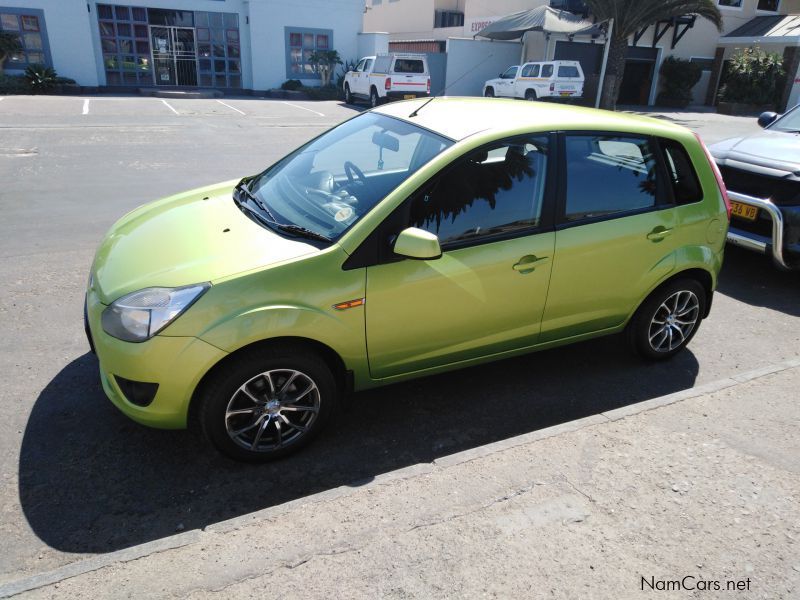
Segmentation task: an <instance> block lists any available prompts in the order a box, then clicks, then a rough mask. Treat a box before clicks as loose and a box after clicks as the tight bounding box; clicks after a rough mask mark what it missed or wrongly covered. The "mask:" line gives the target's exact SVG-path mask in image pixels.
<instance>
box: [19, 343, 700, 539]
mask: <svg viewBox="0 0 800 600" xmlns="http://www.w3.org/2000/svg"><path fill="white" fill-rule="evenodd" d="M697 372H698V363H697V360H696V359H695V357H694V355H693V354H692V353H691V352H690V351H685V352H683V353H681V354H680V355H678V356H676V357H675V358H674V359H673V360H672V361H668V362H666V363H657V364H647V363H643V362H641V361H639V360H638V359H636V358H634V357H633V356H631V355H629V354H628V352H627V349H626V348H625V347H624V345H623V344H622V343H621V340H620V339H619V338H618V337H612V338H605V339H599V340H594V341H590V342H586V343H582V344H577V345H573V346H569V347H565V348H561V349H555V350H550V351H545V352H540V353H536V354H530V355H527V356H523V357H519V358H514V359H509V360H504V361H501V362H496V363H492V364H488V365H484V366H479V367H473V368H470V369H465V370H461V371H457V372H452V373H448V374H444V375H437V376H433V377H428V378H425V379H419V380H415V381H412V382H407V383H402V384H396V385H393V386H389V387H385V388H381V389H379V390H374V391H370V392H362V393H359V394H356V395H355V396H354V397H353V398H352V402H351V405H350V407H349V409H348V410H346V411H345V412H344V413H343V414H342V415H341V416H340V417H339V418H338V419H337V421H336V423H335V424H334V426H332V427H329V428H328V429H327V430H326V431H324V432H323V433H322V435H321V436H320V437H319V438H318V439H317V440H316V441H315V442H314V443H313V444H312V445H311V446H309V447H308V448H306V449H305V450H303V451H302V452H300V453H299V454H297V455H294V456H291V457H288V458H285V459H282V460H279V461H276V462H272V463H269V464H264V465H246V464H239V463H236V462H233V461H230V460H228V459H226V458H224V457H222V456H220V455H218V454H217V453H216V452H215V451H214V450H213V449H212V448H211V447H209V446H207V445H205V444H204V443H202V442H201V441H200V440H199V439H197V438H196V437H195V436H194V435H193V434H191V433H189V432H185V431H158V430H153V429H147V428H145V427H141V426H139V425H137V424H135V423H133V422H131V421H129V420H128V419H127V418H126V417H124V416H123V415H122V414H121V413H119V412H118V411H117V410H116V408H114V407H113V406H112V405H111V404H110V403H109V402H108V401H107V400H106V398H105V396H104V395H103V391H102V389H101V387H100V385H99V383H98V377H97V362H96V359H95V357H94V356H93V355H91V354H86V355H84V356H82V357H80V358H78V359H76V360H74V361H73V362H72V363H70V364H69V365H67V366H66V367H65V368H64V369H63V370H62V371H61V372H60V373H59V374H58V375H57V376H56V377H55V378H54V379H53V380H52V381H50V383H49V384H48V385H47V387H46V388H45V389H44V390H43V391H42V393H41V395H40V396H39V398H38V399H37V401H36V403H35V405H34V407H33V411H32V413H31V416H30V419H29V421H28V424H27V427H26V430H25V434H24V437H23V441H22V449H21V453H20V465H19V494H20V499H21V504H22V508H23V511H24V514H25V516H26V518H27V520H28V522H29V523H30V525H31V527H32V528H33V530H34V532H35V533H36V535H38V536H39V538H41V539H42V540H43V541H44V542H45V543H47V544H48V545H49V546H51V547H53V548H55V549H58V550H61V551H64V552H76V553H103V552H109V551H112V550H117V549H120V548H125V547H128V546H132V545H135V544H140V543H143V542H147V541H150V540H154V539H158V538H162V537H164V536H168V535H170V534H173V533H175V532H176V531H181V530H183V529H187V530H188V529H195V528H202V527H204V526H206V525H209V524H211V523H215V522H218V521H222V520H224V519H228V518H231V517H235V516H238V515H242V514H245V513H249V512H252V511H255V510H259V509H263V508H266V507H269V506H273V505H276V504H280V503H283V502H287V501H289V500H293V499H296V498H302V497H304V496H307V495H309V494H313V493H315V492H320V491H323V490H327V489H331V488H335V487H338V486H342V485H361V484H363V483H364V482H367V481H370V480H371V479H373V478H374V477H375V476H376V475H379V474H381V473H385V472H387V471H392V470H394V469H399V468H402V467H405V466H408V465H412V464H416V463H427V462H430V461H432V460H434V459H436V458H437V457H441V456H445V455H448V454H452V453H455V452H459V451H462V450H466V449H469V448H474V447H477V446H481V445H483V444H488V443H491V442H495V441H498V440H502V439H505V438H509V437H511V436H516V435H519V434H523V433H527V432H531V431H535V430H538V429H541V428H544V427H548V426H551V425H556V424H558V423H563V422H566V421H570V420H573V419H578V418H581V417H585V416H587V415H592V414H596V413H599V412H602V411H606V410H610V409H614V408H618V407H620V406H625V405H629V404H634V403H636V402H641V401H643V400H648V399H650V398H655V397H657V396H661V395H664V394H669V393H671V392H675V391H678V390H683V389H687V388H690V387H692V385H693V383H694V381H695V378H696V376H697Z"/></svg>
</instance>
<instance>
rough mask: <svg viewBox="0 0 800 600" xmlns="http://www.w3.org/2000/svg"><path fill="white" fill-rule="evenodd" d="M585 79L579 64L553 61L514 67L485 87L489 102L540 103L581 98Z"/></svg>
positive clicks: (487, 83)
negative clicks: (552, 98) (557, 99)
mask: <svg viewBox="0 0 800 600" xmlns="http://www.w3.org/2000/svg"><path fill="white" fill-rule="evenodd" d="M584 81H585V77H584V75H583V69H582V68H581V63H579V62H578V61H576V60H553V61H548V62H529V63H525V64H524V65H521V66H520V65H514V66H511V67H509V68H508V69H506V70H505V71H504V72H502V73H500V76H499V77H498V78H496V79H490V80H488V81H487V82H486V83H484V84H483V95H484V96H486V97H489V98H492V97H495V96H497V97H500V98H523V99H525V100H537V99H539V98H546V97H551V96H558V97H568V98H580V97H581V96H582V95H583V83H584Z"/></svg>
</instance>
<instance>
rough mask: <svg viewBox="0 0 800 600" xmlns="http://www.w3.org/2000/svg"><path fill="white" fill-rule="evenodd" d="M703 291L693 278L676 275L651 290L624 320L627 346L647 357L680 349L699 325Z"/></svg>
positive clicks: (658, 357)
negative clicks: (626, 325)
mask: <svg viewBox="0 0 800 600" xmlns="http://www.w3.org/2000/svg"><path fill="white" fill-rule="evenodd" d="M706 302H707V298H706V291H705V288H704V287H703V286H702V285H701V284H700V283H699V282H698V281H697V280H696V279H678V280H675V281H672V282H670V283H668V284H666V285H664V286H662V287H660V288H658V289H657V290H655V291H654V292H653V293H652V294H650V296H648V297H647V299H646V300H645V301H644V302H643V303H642V305H641V306H640V307H639V309H638V310H637V311H636V313H635V314H634V316H633V318H632V319H631V321H630V323H629V324H628V328H627V334H628V342H629V343H630V345H631V349H632V350H633V351H634V352H635V353H636V354H638V355H639V356H641V357H642V358H645V359H647V360H665V359H667V358H672V357H673V356H675V355H676V354H677V353H678V352H680V351H681V350H683V349H684V348H685V347H686V345H687V344H688V343H689V342H690V341H691V339H692V338H693V337H694V335H695V334H696V333H697V330H698V328H699V327H700V322H701V321H702V319H703V315H704V314H705V310H706Z"/></svg>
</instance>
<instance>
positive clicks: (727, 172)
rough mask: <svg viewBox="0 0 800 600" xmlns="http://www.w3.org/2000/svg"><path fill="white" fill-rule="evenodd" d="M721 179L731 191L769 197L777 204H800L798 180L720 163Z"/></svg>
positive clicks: (757, 196)
mask: <svg viewBox="0 0 800 600" xmlns="http://www.w3.org/2000/svg"><path fill="white" fill-rule="evenodd" d="M719 170H720V171H721V172H722V180H723V181H724V182H725V187H727V188H728V190H730V191H731V192H739V193H740V194H747V195H748V196H755V197H756V198H769V199H770V200H772V202H773V203H774V204H777V205H778V206H781V205H784V206H791V205H795V204H800V181H791V180H788V179H782V178H779V177H770V176H769V175H760V174H758V173H753V172H752V171H743V170H742V169H736V168H733V167H726V166H722V165H720V168H719Z"/></svg>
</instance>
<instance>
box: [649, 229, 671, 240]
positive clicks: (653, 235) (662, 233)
mask: <svg viewBox="0 0 800 600" xmlns="http://www.w3.org/2000/svg"><path fill="white" fill-rule="evenodd" d="M670 234H672V229H667V228H666V227H662V226H661V225H659V226H658V227H656V228H655V229H653V231H651V232H650V233H648V234H647V239H648V240H650V241H651V242H660V241H662V240H663V239H664V238H665V237H667V236H669V235H670Z"/></svg>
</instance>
